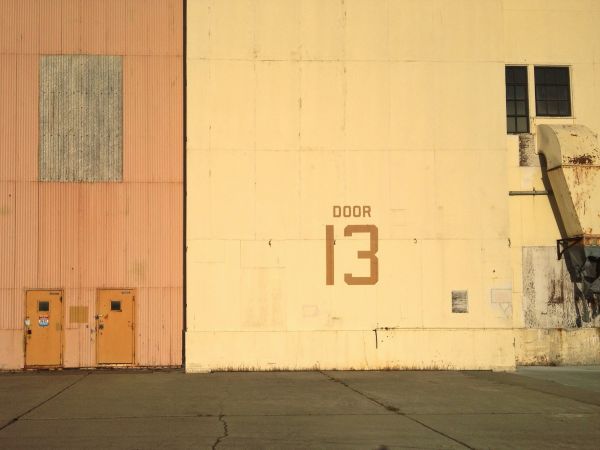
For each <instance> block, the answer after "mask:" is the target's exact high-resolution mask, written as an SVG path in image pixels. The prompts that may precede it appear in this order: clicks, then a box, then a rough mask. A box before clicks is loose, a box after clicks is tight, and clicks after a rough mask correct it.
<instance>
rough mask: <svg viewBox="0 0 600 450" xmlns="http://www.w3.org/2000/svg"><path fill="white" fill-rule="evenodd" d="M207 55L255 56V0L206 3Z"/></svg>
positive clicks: (241, 57)
mask: <svg viewBox="0 0 600 450" xmlns="http://www.w3.org/2000/svg"><path fill="white" fill-rule="evenodd" d="M209 17H210V56H211V58H212V59H241V60H248V59H252V58H254V57H255V51H256V48H255V39H256V38H255V21H256V11H255V2H254V1H252V0H230V1H228V2H221V1H214V0H213V1H212V2H211V6H210V13H209Z"/></svg>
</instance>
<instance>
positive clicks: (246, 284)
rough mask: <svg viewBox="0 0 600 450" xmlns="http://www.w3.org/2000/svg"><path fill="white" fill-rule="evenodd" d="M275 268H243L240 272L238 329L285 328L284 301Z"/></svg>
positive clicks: (278, 269)
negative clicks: (240, 295) (240, 293)
mask: <svg viewBox="0 0 600 450" xmlns="http://www.w3.org/2000/svg"><path fill="white" fill-rule="evenodd" d="M283 270H284V269H283V268H279V267H255V268H244V269H242V271H241V292H242V298H241V302H240V309H239V312H240V322H241V323H240V325H239V328H238V329H240V330H252V329H258V330H285V329H286V303H285V302H284V301H283V296H282V287H281V284H282V282H281V281H282V280H281V278H282V271H283Z"/></svg>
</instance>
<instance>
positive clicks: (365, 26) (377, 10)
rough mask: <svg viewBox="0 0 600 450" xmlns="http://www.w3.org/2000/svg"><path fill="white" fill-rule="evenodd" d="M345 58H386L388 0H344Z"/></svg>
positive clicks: (371, 59)
mask: <svg viewBox="0 0 600 450" xmlns="http://www.w3.org/2000/svg"><path fill="white" fill-rule="evenodd" d="M342 4H343V6H344V16H345V32H346V34H345V41H346V49H345V57H346V58H347V59H349V60H369V61H373V60H375V61H387V60H389V36H390V33H389V20H388V18H389V8H390V1H389V0H383V1H379V2H373V1H370V0H347V1H345V2H343V3H342Z"/></svg>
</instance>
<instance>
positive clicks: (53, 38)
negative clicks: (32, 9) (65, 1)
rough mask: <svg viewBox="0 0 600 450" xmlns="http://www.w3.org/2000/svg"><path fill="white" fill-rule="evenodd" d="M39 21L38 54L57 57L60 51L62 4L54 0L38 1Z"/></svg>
mask: <svg viewBox="0 0 600 450" xmlns="http://www.w3.org/2000/svg"><path fill="white" fill-rule="evenodd" d="M39 4H40V21H39V30H40V31H39V35H40V36H42V38H41V39H40V54H42V55H57V54H59V53H60V51H61V45H62V43H61V34H62V20H61V17H62V7H61V6H62V2H57V1H56V0H39Z"/></svg>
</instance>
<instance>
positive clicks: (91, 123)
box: [39, 55, 123, 181]
mask: <svg viewBox="0 0 600 450" xmlns="http://www.w3.org/2000/svg"><path fill="white" fill-rule="evenodd" d="M122 86H123V58H122V57H121V56H92V55H58V56H56V55H55V56H41V57H40V97H39V98H40V163H39V170H40V181H122V179H123V90H122Z"/></svg>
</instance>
